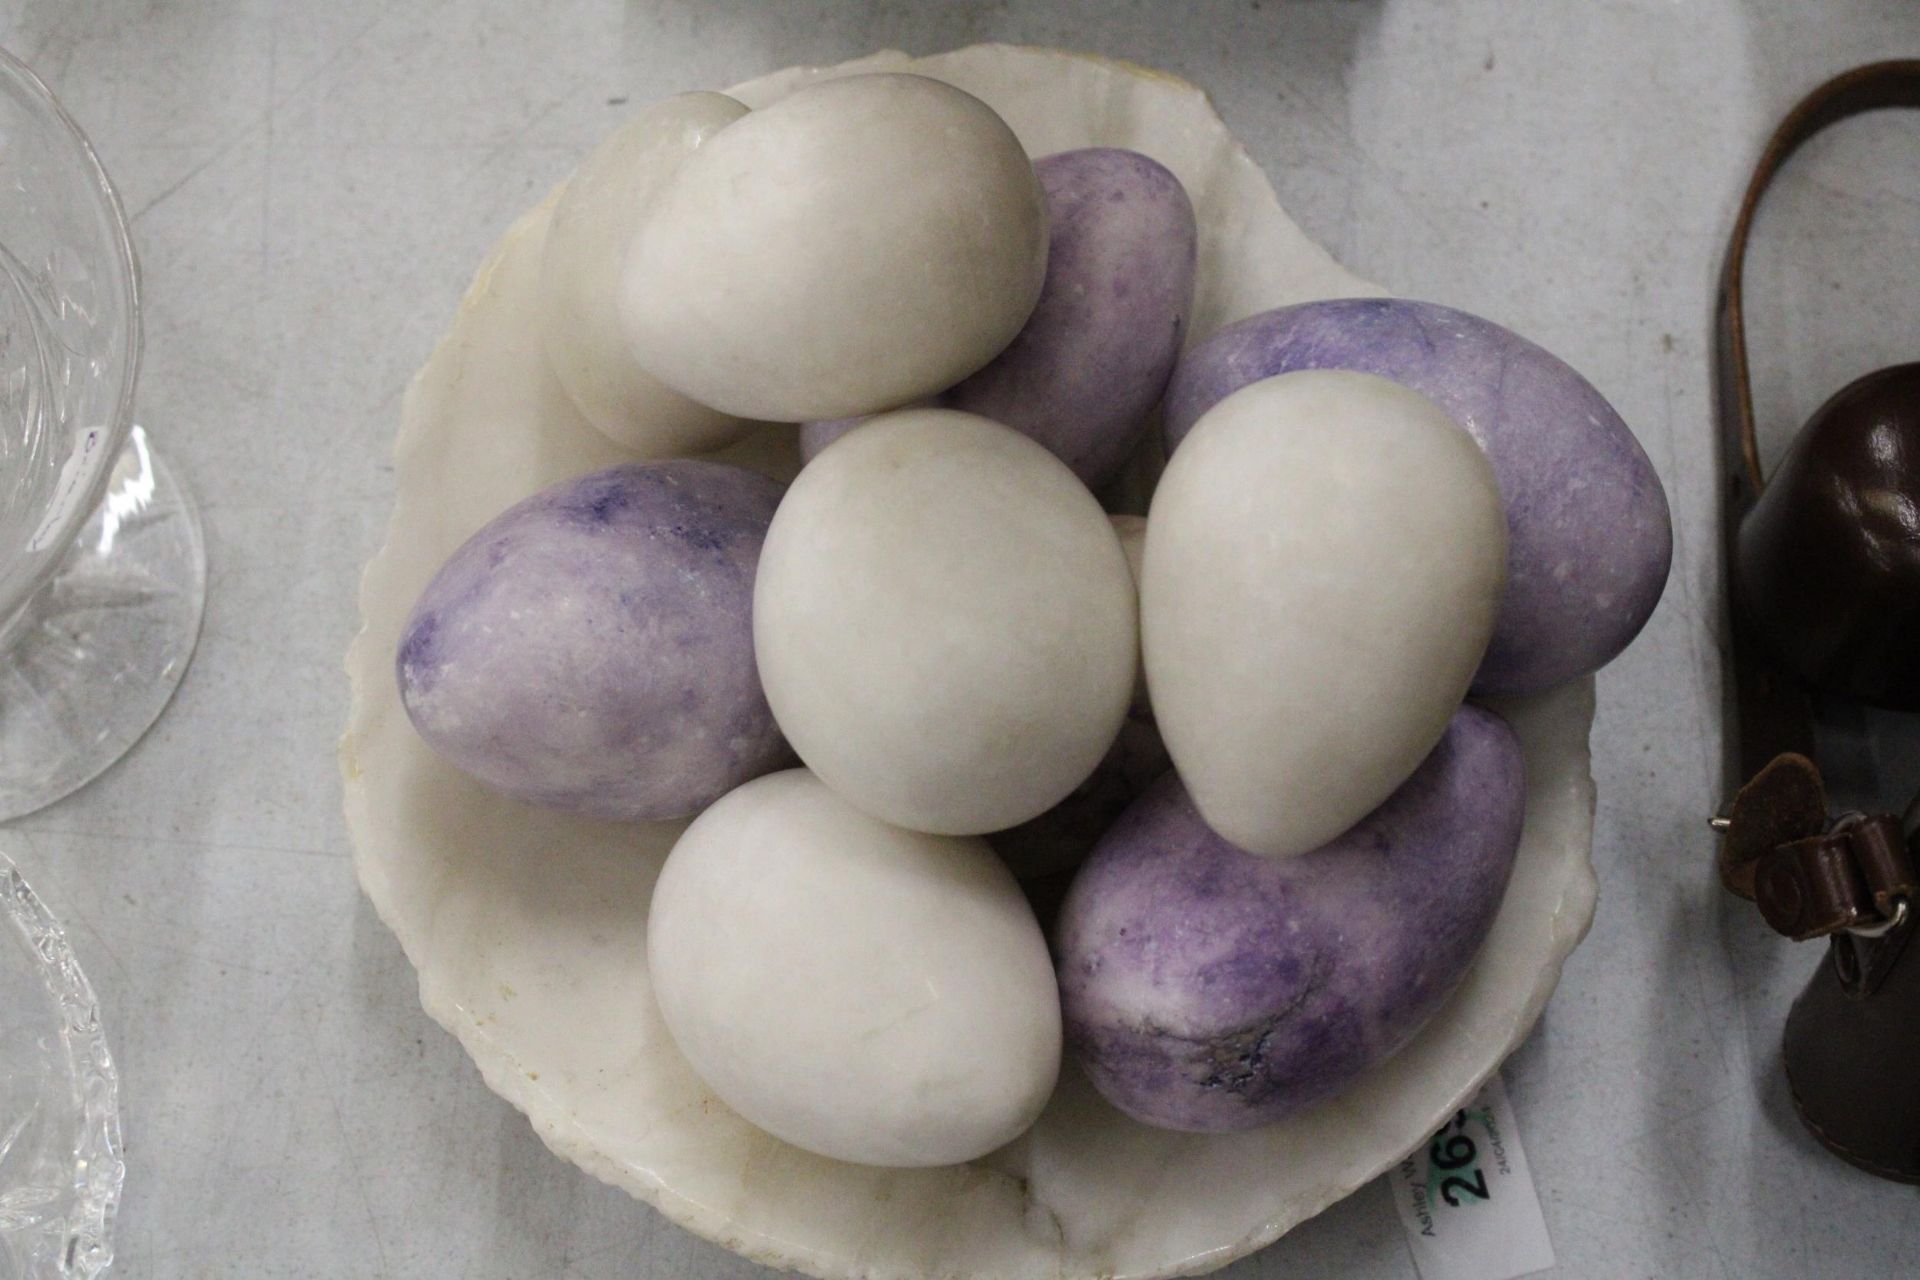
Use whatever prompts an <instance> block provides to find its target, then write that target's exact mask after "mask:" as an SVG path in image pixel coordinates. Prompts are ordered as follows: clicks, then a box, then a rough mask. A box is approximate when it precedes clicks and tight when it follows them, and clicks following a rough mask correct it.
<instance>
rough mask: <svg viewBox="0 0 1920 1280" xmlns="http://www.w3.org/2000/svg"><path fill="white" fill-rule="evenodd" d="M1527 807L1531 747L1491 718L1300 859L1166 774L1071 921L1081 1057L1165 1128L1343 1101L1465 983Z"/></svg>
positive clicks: (1067, 934)
mask: <svg viewBox="0 0 1920 1280" xmlns="http://www.w3.org/2000/svg"><path fill="white" fill-rule="evenodd" d="M1525 808H1526V786H1525V777H1524V765H1523V763H1522V761H1521V755H1520V744H1519V740H1518V739H1517V738H1516V737H1515V736H1514V733H1513V731H1512V730H1511V729H1510V728H1508V727H1507V724H1506V722H1505V721H1503V720H1501V719H1500V718H1499V717H1498V716H1495V715H1494V714H1492V713H1491V712H1488V711H1482V710H1480V709H1479V708H1477V707H1462V708H1461V709H1460V710H1458V711H1457V712H1455V713H1454V715H1453V718H1452V720H1451V722H1450V723H1449V725H1448V727H1447V730H1446V732H1445V734H1443V735H1442V737H1441V739H1440V742H1439V744H1438V745H1437V746H1436V747H1435V748H1434V749H1433V752H1432V753H1431V754H1430V755H1429V756H1428V757H1427V758H1426V760H1425V761H1424V762H1422V764H1421V765H1420V767H1419V769H1417V770H1416V771H1415V772H1414V774H1413V776H1412V777H1411V778H1410V779H1408V780H1407V782H1406V783H1405V784H1404V785H1402V786H1401V787H1400V788H1399V789H1398V790H1396V791H1395V792H1394V793H1393V795H1392V797H1391V798H1390V799H1388V800H1387V802H1386V803H1385V804H1383V805H1381V806H1380V808H1378V809H1376V810H1375V811H1374V812H1372V813H1370V814H1368V815H1367V816H1366V817H1365V818H1364V819H1362V820H1361V822H1360V823H1359V824H1358V825H1357V826H1355V827H1353V828H1352V829H1351V830H1349V831H1347V832H1345V833H1344V834H1342V835H1340V836H1338V837H1336V838H1335V839H1334V840H1332V841H1331V842H1329V843H1328V844H1326V845H1324V846H1323V847H1321V848H1318V849H1315V850H1314V851H1312V852H1310V853H1307V854H1305V855H1303V856H1301V857H1298V858H1258V857H1254V856H1253V855H1251V854H1249V853H1246V852H1245V851H1244V850H1241V849H1237V848H1235V847H1234V846H1233V845H1231V844H1229V843H1228V842H1227V841H1225V840H1223V839H1221V838H1220V836H1219V835H1217V834H1216V833H1215V832H1213V831H1211V830H1209V829H1208V827H1207V825H1206V823H1205V822H1203V821H1202V820H1201V817H1200V813H1199V811H1198V810H1197V809H1196V808H1195V807H1194V805H1193V802H1192V800H1191V798H1190V797H1189V796H1188V795H1187V793H1186V791H1185V789H1184V788H1183V787H1182V786H1181V784H1180V779H1179V778H1178V777H1177V776H1175V775H1173V774H1168V775H1167V776H1166V777H1165V778H1164V779H1163V780H1162V781H1161V782H1159V783H1157V784H1155V786H1154V788H1153V789H1152V790H1150V791H1148V792H1147V794H1146V795H1144V796H1143V797H1141V799H1140V800H1139V801H1138V802H1137V803H1135V804H1134V806H1133V807H1132V808H1131V809H1129V810H1127V812H1126V814H1125V815H1124V816H1123V817H1122V818H1121V819H1120V821H1119V822H1118V823H1117V824H1115V826H1114V828H1113V829H1112V830H1111V831H1110V832H1108V833H1107V835H1106V836H1105V837H1104V838H1103V839H1102V840H1101V841H1100V844H1099V847H1098V848H1096V849H1095V850H1094V853H1093V856H1092V857H1091V858H1089V859H1088V860H1087V863H1086V865H1085V866H1084V867H1082V868H1081V871H1080V874H1079V875H1078V876H1077V877H1076V878H1075V880H1074V882H1073V887H1072V888H1071V889H1070V890H1069V891H1068V894H1067V899H1066V902H1065V904H1064V905H1063V906H1062V908H1061V910H1060V919H1059V923H1058V924H1057V926H1056V928H1055V942H1056V946H1057V947H1058V949H1059V973H1060V995H1061V1001H1062V1005H1063V1007H1064V1009H1065V1012H1066V1019H1067V1039H1068V1045H1069V1047H1070V1049H1071V1051H1072V1053H1073V1055H1074V1057H1075V1058H1076V1059H1077V1060H1078V1061H1079V1063H1080V1064H1081V1065H1082V1066H1083V1067H1085V1068H1086V1071H1087V1074H1088V1076H1089V1077H1091V1079H1092V1080H1093V1083H1094V1085H1095V1087H1096V1088H1098V1089H1099V1090H1100V1092H1101V1093H1102V1094H1104V1095H1105V1096H1106V1098H1107V1099H1108V1100H1109V1101H1111V1102H1112V1103H1113V1104H1114V1105H1115V1106H1117V1107H1119V1108H1120V1109H1121V1110H1122V1111H1125V1112H1126V1113H1127V1114H1128V1115H1131V1116H1133V1117H1134V1118H1135V1119H1137V1120H1141V1121H1143V1122H1145V1123H1147V1124H1151V1125H1157V1126H1161V1127H1163V1128H1171V1129H1186V1130H1198V1131H1212V1132H1219V1131H1232V1130H1241V1129H1248V1128H1252V1127H1254V1126H1256V1125H1262V1124H1269V1123H1271V1122H1273V1121H1275V1120H1279V1119H1282V1118H1284V1117H1286V1116H1289V1115H1292V1114H1295V1113H1297V1112H1299V1111H1301V1110H1303V1109H1305V1108H1306V1107H1309V1106H1312V1105H1313V1104H1314V1103H1316V1102H1320V1101H1323V1100H1325V1099H1327V1098H1329V1097H1332V1096H1334V1095H1336V1094H1338V1093H1340V1092H1341V1091H1342V1090H1344V1089H1346V1088H1347V1087H1348V1086H1349V1085H1351V1084H1352V1083H1353V1082H1354V1081H1355V1080H1356V1079H1357V1078H1358V1077H1359V1076H1360V1075H1361V1074H1362V1073H1363V1072H1365V1071H1367V1070H1368V1069H1369V1068H1371V1067H1373V1066H1375V1065H1377V1064H1378V1063H1380V1062H1382V1061H1383V1060H1385V1059H1386V1058H1388V1057H1390V1056H1391V1055H1392V1054H1394V1053H1395V1052H1396V1051H1398V1050H1399V1049H1400V1048H1401V1047H1402V1046H1403V1045H1405V1044H1406V1043H1407V1041H1408V1040H1410V1039H1412V1038H1413V1036H1414V1035H1415V1034H1416V1033H1417V1032H1418V1031H1419V1030H1420V1028H1421V1027H1423V1026H1425V1025H1426V1023H1427V1021H1428V1019H1430V1018H1431V1017H1432V1016H1433V1015H1434V1013H1435V1012H1436V1011H1437V1010H1438V1009H1439V1008H1440V1006H1441V1004H1442V1003H1444V1002H1445V1000H1446V998H1447V997H1448V995H1450V994H1451V993H1452V992H1453V991H1454V989H1455V988H1457V987H1458V986H1459V984H1460V981H1461V979H1462V978H1463V977H1464V976H1465V975H1466V972H1467V969H1468V968H1469V966H1470V965H1471V964H1472V962H1473V958H1474V957H1475V956H1476V955H1477V954H1479V951H1480V948H1481V944H1482V943H1483V942H1484V941H1485V940H1486V937H1487V933H1488V931H1489V930H1490V929H1491V928H1492V927H1493V921H1494V917H1495V916H1496V915H1498V914H1499V910H1500V903H1501V899H1502V898H1503V897H1504V896H1505V893H1506V887H1507V881H1508V879H1509V877H1510V876H1511V875H1512V872H1513V865H1514V858H1515V855H1516V853H1517V851H1518V848H1519V842H1520V832H1521V823H1522V818H1523V815H1524V811H1525Z"/></svg>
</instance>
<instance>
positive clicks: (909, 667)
mask: <svg viewBox="0 0 1920 1280" xmlns="http://www.w3.org/2000/svg"><path fill="white" fill-rule="evenodd" d="M753 638H754V653H755V655H756V657H757V658H758V660H759V664H760V679H761V681H762V683H763V684H764V686H765V687H766V691H767V700H768V701H769V703H771V704H772V707H773V711H774V715H775V716H776V717H777V718H778V720H779V723H780V726H781V728H782V729H783V730H784V731H785V733H786V735H787V739H788V741H790V742H791V743H792V744H793V747H794V749H795V750H796V751H797V752H799V754H800V758H801V760H802V761H804V762H805V763H806V764H807V766H808V767H809V768H811V769H812V770H813V771H814V772H815V773H817V774H818V775H819V776H820V778H821V779H822V781H824V782H825V783H826V784H827V785H828V786H830V787H832V788H833V789H834V790H836V791H838V792H839V793H840V794H842V795H844V796H845V797H846V798H847V799H848V800H850V801H852V802H853V803H854V804H855V805H856V806H858V807H859V808H861V809H864V810H866V811H867V812H868V813H871V814H873V815H874V816H876V817H879V818H883V819H885V820H886V821H888V822H892V823H896V824H898V825H900V826H903V827H909V828H912V829H914V830H918V831H932V832H938V833H940V834H943V835H976V834H980V833H982V832H988V831H998V830H1001V829H1002V828H1005V827H1011V826H1014V825H1016V824H1018V823H1021V822H1024V821H1026V820H1027V819H1028V818H1031V817H1033V816H1035V815H1036V814H1039V813H1041V812H1043V811H1044V810H1046V809H1047V808H1048V807H1050V806H1051V805H1053V804H1054V803H1056V802H1057V801H1059V800H1060V799H1062V798H1063V797H1064V796H1066V795H1067V793H1068V792H1070V791H1072V790H1073V789H1074V787H1076V786H1078V785H1079V784H1080V783H1081V781H1082V780H1084V779H1085V778H1086V777H1087V775H1088V774H1090V773H1091V772H1093V768H1094V766H1095V765H1097V764H1098V763H1099V762H1100V759H1101V757H1102V756H1104V755H1105V754H1106V751H1107V748H1108V746H1109V745H1110V744H1111V743H1112V742H1113V740H1114V735H1115V734H1116V733H1117V732H1118V730H1119V728H1120V722H1121V720H1122V718H1123V717H1125V715H1126V713H1127V704H1128V702H1129V701H1130V700H1131V698H1132V696H1133V684H1134V671H1135V667H1136V664H1137V659H1136V654H1137V651H1138V649H1137V646H1138V627H1137V622H1136V603H1135V595H1134V589H1133V582H1132V577H1131V575H1130V573H1129V572H1128V569H1127V558H1126V554H1125V552H1124V551H1122V549H1121V547H1120V542H1119V539H1118V538H1117V537H1116V536H1115V534H1114V531H1113V527H1112V525H1111V524H1109V523H1108V520H1107V516H1106V513H1105V512H1103V511H1102V510H1101V509H1100V505H1099V503H1097V502H1095V501H1094V498H1093V495H1092V494H1091V493H1089V492H1088V491H1087V488H1086V486H1085V485H1083V484H1081V483H1080V481H1079V480H1078V479H1076V478H1075V476H1074V474H1073V473H1072V472H1071V471H1069V470H1068V469H1067V467H1066V465H1065V464H1064V463H1062V462H1061V461H1060V460H1059V459H1057V458H1055V457H1054V456H1053V455H1052V454H1050V453H1048V452H1047V451H1046V450H1045V449H1043V448H1041V447H1040V446H1039V445H1037V444H1035V443H1034V442H1033V441H1031V440H1029V439H1027V438H1026V437H1025V436H1023V435H1020V434H1018V433H1017V432H1013V431H1009V430H1008V429H1007V428H1005V427H1003V426H1000V425H998V424H996V423H992V422H988V421H987V420H986V419H984V418H978V417H974V416H973V415H971V414H964V413H958V412H955V411H953V410H949V409H909V410H903V411H901V412H898V413H892V414H886V415H884V416H881V417H877V418H875V419H873V420H872V421H870V422H868V423H866V424H865V425H863V426H861V427H860V428H859V429H857V430H855V431H852V432H850V433H848V434H847V435H846V436H844V437H842V438H841V439H840V440H839V441H838V442H837V443H835V444H834V446H833V447H832V448H831V449H828V450H827V451H826V452H824V453H822V454H821V455H820V456H819V457H817V458H815V459H814V460H813V461H812V462H810V463H808V464H807V466H806V467H805V469H803V470H802V471H801V472H800V474H799V476H798V477H797V478H796V479H795V480H794V482H793V485H792V486H791V487H790V488H789V489H788V491H787V496H786V498H785V500H784V501H782V502H781V504H780V510H779V512H778V513H777V514H776V515H775V516H774V519H773V525H772V527H771V528H770V529H769V530H768V532H767V543H766V549H765V551H764V552H763V553H762V555H761V558H760V570H759V580H758V582H757V583H756V585H755V588H754V598H753Z"/></svg>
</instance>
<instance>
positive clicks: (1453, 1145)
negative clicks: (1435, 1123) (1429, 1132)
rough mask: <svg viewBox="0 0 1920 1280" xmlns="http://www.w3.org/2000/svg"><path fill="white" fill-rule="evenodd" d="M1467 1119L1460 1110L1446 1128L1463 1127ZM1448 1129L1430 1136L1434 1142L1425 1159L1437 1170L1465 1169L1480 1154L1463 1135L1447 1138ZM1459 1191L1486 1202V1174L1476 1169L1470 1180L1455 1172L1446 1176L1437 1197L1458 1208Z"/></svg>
mask: <svg viewBox="0 0 1920 1280" xmlns="http://www.w3.org/2000/svg"><path fill="white" fill-rule="evenodd" d="M1466 1119H1467V1114H1466V1112H1464V1111H1462V1112H1461V1113H1460V1114H1459V1115H1456V1116H1455V1117H1454V1118H1453V1123H1452V1124H1449V1125H1448V1126H1447V1129H1455V1128H1458V1129H1464V1128H1466ZM1447 1129H1442V1130H1441V1131H1440V1132H1439V1133H1436V1134H1434V1135H1433V1142H1432V1143H1431V1144H1430V1145H1429V1146H1428V1147H1427V1160H1428V1162H1429V1163H1430V1164H1432V1165H1433V1167H1434V1168H1436V1169H1442V1170H1450V1169H1465V1168H1466V1167H1468V1166H1469V1165H1471V1164H1472V1163H1473V1160H1474V1157H1475V1156H1477V1155H1478V1154H1479V1153H1480V1152H1479V1148H1478V1147H1477V1146H1476V1145H1475V1144H1474V1141H1473V1139H1472V1138H1470V1137H1468V1136H1467V1135H1466V1134H1464V1133H1457V1134H1454V1135H1453V1136H1452V1137H1448V1136H1447ZM1461 1192H1465V1193H1466V1194H1468V1195H1470V1196H1474V1197H1476V1198H1477V1199H1481V1200H1485V1199H1487V1198H1488V1196H1487V1174H1486V1171H1485V1170H1484V1169H1475V1170H1474V1171H1473V1176H1472V1177H1471V1178H1463V1177H1461V1176H1460V1175H1459V1174H1457V1173H1456V1174H1449V1175H1448V1176H1447V1178H1446V1179H1445V1180H1444V1181H1442V1182H1441V1183H1440V1198H1441V1199H1442V1200H1445V1201H1446V1202H1447V1203H1448V1204H1450V1205H1452V1206H1453V1207H1454V1208H1456V1209H1458V1208H1459V1207H1460V1193H1461Z"/></svg>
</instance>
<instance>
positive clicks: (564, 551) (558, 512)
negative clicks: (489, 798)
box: [395, 459, 792, 821]
mask: <svg viewBox="0 0 1920 1280" xmlns="http://www.w3.org/2000/svg"><path fill="white" fill-rule="evenodd" d="M779 500H780V486H779V485H777V484H775V483H774V482H773V481H771V480H769V479H767V478H766V477H765V476H762V475H759V474H758V473H756V472H752V471H746V470H743V469H742V468H739V467H731V466H725V465H722V464H720V463H717V462H697V461H691V460H684V459H682V460H675V461H666V462H648V463H630V464H628V465H625V466H619V467H610V468H608V469H607V470H604V471H596V472H593V473H592V474H590V475H585V476H581V477H578V478H577V479H573V480H565V481H562V482H561V483H559V484H556V485H553V486H551V487H550V488H547V489H543V490H541V491H540V492H539V493H537V494H535V495H533V496H532V497H531V498H528V499H526V500H525V501H524V502H521V503H519V504H517V505H516V506H513V507H510V508H508V509H507V510H506V511H505V512H504V513H502V514H501V515H499V516H497V517H495V518H494V519H493V520H492V521H491V522H490V523H488V524H487V525H486V526H485V527H484V528H482V529H481V530H480V531H479V532H478V533H476V534H474V535H473V537H472V538H470V539H468V540H467V542H466V543H465V544H463V545H462V546H461V547H460V548H459V549H458V550H457V551H455V552H454V553H453V555H452V556H451V557H450V558H449V559H448V560H447V562H446V564H445V565H443V566H442V567H441V569H440V571H439V572H438V573H436V574H434V576H433V579H432V580H431V581H430V582H429V583H428V584H427V588H426V590H425V591H423V592H422V593H421V595H420V599H419V602H418V603H417V604H416V605H415V606H414V610H413V614H412V616H411V617H410V618H409V619H408V621H407V625H406V629H405V631H404V632H403V633H402V636H401V641H400V646H399V651H398V653H397V655H396V658H395V665H396V669H397V670H396V674H397V676H398V679H399V683H400V696H401V700H402V702H403V703H404V704H405V706H406V709H407V715H408V717H409V718H411V720H412V721H413V724H414V727H415V728H416V729H418V730H419V732H420V736H421V737H422V738H424V739H426V742H427V745H428V746H430V747H432V748H433V749H434V750H435V751H436V752H437V753H439V754H440V755H441V756H442V757H443V758H445V759H446V760H447V761H448V762H450V763H451V764H453V765H454V766H456V767H457V768H459V769H461V770H463V771H464V772H466V773H468V774H471V775H472V776H473V777H475V778H477V779H479V780H480V781H481V782H483V783H485V784H486V785H487V786H489V787H491V788H493V789H494V790H496V791H499V792H502V793H504V794H506V795H510V796H513V797H516V798H517V799H521V800H525V801H528V802H530V803H533V804H540V805H546V806H550V807H553V808H559V809H568V810H571V811H573V812H576V813H583V814H587V815H589V816H592V817H596V818H609V819H618V820H627V821H632V820H641V819H644V820H656V819H667V818H680V817H686V816H689V815H691V814H693V813H697V812H698V811H699V810H700V808H701V807H702V806H704V805H706V804H707V803H709V802H710V801H713V800H715V799H717V798H719V797H720V796H721V795H723V794H725V793H726V792H727V791H729V790H731V789H732V788H733V787H735V786H737V785H739V784H740V783H742V782H745V781H746V780H747V779H749V778H753V777H756V776H758V775H760V774H762V773H765V772H767V771H768V770H770V769H776V768H779V767H781V766H782V765H784V764H788V763H791V759H792V758H791V756H790V755H789V754H788V753H787V749H786V746H785V744H784V743H783V742H782V741H781V738H780V731H779V729H778V727H777V726H776V725H775V724H774V719H773V711H772V709H771V708H769V707H768V706H767V700H766V697H765V696H764V695H763V694H762V693H761V690H760V679H759V675H758V673H757V671H756V669H755V666H754V661H753V625H752V621H751V619H750V617H749V611H750V609H751V607H752V601H753V578H754V566H755V564H756V563H757V561H758V559H759V557H760V548H761V543H762V540H763V539H764V538H765V536H766V532H767V526H768V524H769V522H770V521H771V520H772V519H773V513H774V508H775V506H776V505H777V504H778V503H779Z"/></svg>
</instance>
